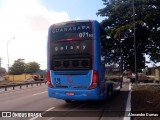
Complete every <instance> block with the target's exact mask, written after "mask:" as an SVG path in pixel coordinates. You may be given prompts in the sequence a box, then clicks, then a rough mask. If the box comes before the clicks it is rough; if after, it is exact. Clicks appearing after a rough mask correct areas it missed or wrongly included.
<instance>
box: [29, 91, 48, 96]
mask: <svg viewBox="0 0 160 120" xmlns="http://www.w3.org/2000/svg"><path fill="white" fill-rule="evenodd" d="M46 92H48V91H44V92H40V93H35V94H32V95H33V96H35V95H40V94H43V93H46Z"/></svg>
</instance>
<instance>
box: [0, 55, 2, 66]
mask: <svg viewBox="0 0 160 120" xmlns="http://www.w3.org/2000/svg"><path fill="white" fill-rule="evenodd" d="M1 64H2V58H1V57H0V68H1Z"/></svg>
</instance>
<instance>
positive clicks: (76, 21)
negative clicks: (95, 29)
mask: <svg viewBox="0 0 160 120" xmlns="http://www.w3.org/2000/svg"><path fill="white" fill-rule="evenodd" d="M93 21H96V20H73V21H66V22H60V23H54V24H52V25H51V26H50V27H53V26H55V25H58V26H59V25H65V24H67V23H79V22H93ZM96 22H98V21H96Z"/></svg>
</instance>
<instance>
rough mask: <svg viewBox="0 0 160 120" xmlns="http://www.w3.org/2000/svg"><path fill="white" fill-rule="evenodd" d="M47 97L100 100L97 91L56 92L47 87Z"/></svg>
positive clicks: (100, 97) (56, 90) (100, 96)
mask: <svg viewBox="0 0 160 120" xmlns="http://www.w3.org/2000/svg"><path fill="white" fill-rule="evenodd" d="M48 96H49V97H52V98H57V99H64V100H101V99H102V98H103V97H102V95H100V92H99V89H98V88H96V89H92V90H74V91H73V90H58V89H53V88H49V87H48Z"/></svg>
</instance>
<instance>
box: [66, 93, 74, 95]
mask: <svg viewBox="0 0 160 120" xmlns="http://www.w3.org/2000/svg"><path fill="white" fill-rule="evenodd" d="M66 95H68V96H73V95H74V92H66Z"/></svg>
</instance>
